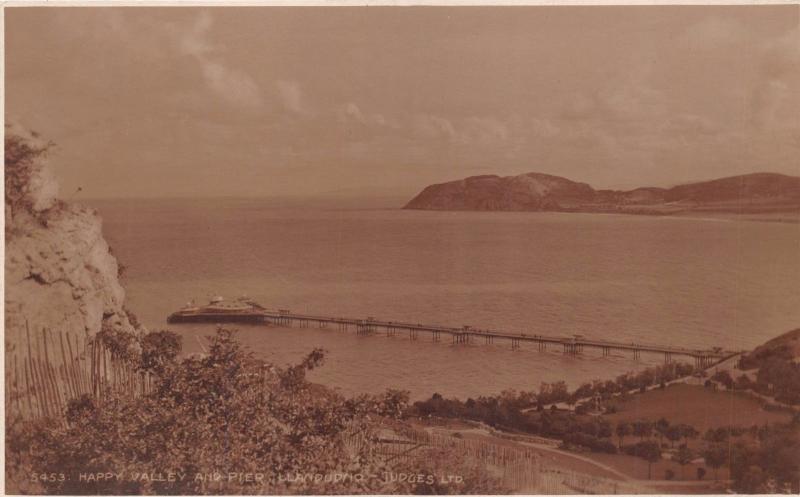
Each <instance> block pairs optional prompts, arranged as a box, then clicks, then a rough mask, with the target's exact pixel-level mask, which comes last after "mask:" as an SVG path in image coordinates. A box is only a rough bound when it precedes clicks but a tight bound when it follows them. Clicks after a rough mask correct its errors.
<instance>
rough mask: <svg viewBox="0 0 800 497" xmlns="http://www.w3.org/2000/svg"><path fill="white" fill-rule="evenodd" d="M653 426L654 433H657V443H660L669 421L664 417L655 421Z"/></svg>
mask: <svg viewBox="0 0 800 497" xmlns="http://www.w3.org/2000/svg"><path fill="white" fill-rule="evenodd" d="M654 428H655V430H656V433H658V443H659V444H661V443H662V442H663V441H664V437H665V436H666V434H667V430H668V429H669V421H667V420H666V419H665V418H661V419H659V420H658V421H656V424H655V426H654Z"/></svg>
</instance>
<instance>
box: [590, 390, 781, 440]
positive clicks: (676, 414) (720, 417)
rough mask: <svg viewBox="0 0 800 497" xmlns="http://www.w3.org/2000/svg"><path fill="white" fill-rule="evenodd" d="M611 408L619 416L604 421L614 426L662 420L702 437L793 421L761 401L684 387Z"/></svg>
mask: <svg viewBox="0 0 800 497" xmlns="http://www.w3.org/2000/svg"><path fill="white" fill-rule="evenodd" d="M609 405H614V406H615V407H616V408H617V412H616V413H614V414H606V415H604V416H603V417H604V418H605V419H607V420H608V421H610V422H611V423H612V424H616V423H618V422H620V421H628V422H630V421H634V420H637V419H647V420H650V421H656V420H658V419H659V418H662V417H663V418H666V419H667V421H669V422H670V424H677V423H686V424H689V425H692V426H694V427H695V428H696V429H697V430H698V431H699V432H700V433H703V432H705V431H706V430H707V429H708V428H717V427H720V426H744V427H749V426H752V425H754V424H758V425H763V424H766V423H777V422H784V423H785V422H787V421H789V420H790V419H791V415H790V414H789V413H787V412H782V411H765V410H764V409H762V408H761V405H760V404H759V403H758V401H756V400H755V399H752V398H750V397H747V396H745V395H744V394H739V393H733V392H727V391H714V390H711V389H709V388H705V387H702V386H697V385H687V384H683V383H678V384H674V385H670V386H668V387H667V388H665V389H655V390H650V391H648V392H646V393H641V394H636V395H633V396H630V397H628V398H627V399H625V400H614V401H611V402H610V403H609Z"/></svg>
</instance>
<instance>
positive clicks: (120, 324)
mask: <svg viewBox="0 0 800 497" xmlns="http://www.w3.org/2000/svg"><path fill="white" fill-rule="evenodd" d="M29 224H31V225H32V224H33V223H29ZM28 228H29V229H28V230H27V232H25V233H23V234H20V235H19V236H16V237H14V238H11V239H7V241H6V273H5V285H6V292H5V305H6V314H5V325H6V340H7V341H11V342H12V343H13V342H17V343H19V344H21V343H22V342H19V341H18V340H24V337H25V325H26V322H27V324H28V326H29V327H30V329H31V330H32V331H40V330H41V328H48V329H51V330H53V331H70V332H72V333H79V334H82V333H85V334H87V335H88V336H91V335H94V334H95V333H97V332H98V331H100V329H101V328H102V327H103V326H108V327H111V328H116V329H121V330H125V331H130V332H133V331H134V328H133V326H132V325H131V323H130V321H129V319H128V316H127V315H126V313H125V311H124V309H123V304H124V301H125V290H123V288H122V286H121V285H120V283H119V280H118V277H117V267H118V266H117V260H116V259H115V258H114V256H113V255H111V254H110V253H109V247H108V244H107V243H106V241H105V240H104V239H103V236H102V233H101V221H100V218H99V217H98V216H97V215H96V214H95V213H94V212H92V211H90V210H88V209H85V208H82V207H77V206H71V207H67V208H64V209H63V210H59V211H58V212H57V213H54V214H53V215H52V217H51V218H48V221H47V226H46V227H45V226H28Z"/></svg>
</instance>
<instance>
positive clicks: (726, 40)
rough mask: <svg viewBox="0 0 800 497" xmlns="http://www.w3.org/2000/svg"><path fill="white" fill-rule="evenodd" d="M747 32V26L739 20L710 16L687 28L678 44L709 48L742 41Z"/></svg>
mask: <svg viewBox="0 0 800 497" xmlns="http://www.w3.org/2000/svg"><path fill="white" fill-rule="evenodd" d="M747 34H748V28H747V26H745V25H744V24H742V23H741V22H739V21H735V20H732V19H722V18H718V17H709V18H707V19H704V20H702V21H700V22H698V23H695V24H692V25H691V26H689V27H688V28H686V30H685V31H684V32H683V33H682V34H681V35H680V36H679V37H678V39H677V45H678V46H683V47H688V48H692V49H698V48H700V49H703V50H708V49H714V48H718V47H721V46H726V45H732V44H736V43H740V42H742V41H743V40H744V39H745V37H746V36H747Z"/></svg>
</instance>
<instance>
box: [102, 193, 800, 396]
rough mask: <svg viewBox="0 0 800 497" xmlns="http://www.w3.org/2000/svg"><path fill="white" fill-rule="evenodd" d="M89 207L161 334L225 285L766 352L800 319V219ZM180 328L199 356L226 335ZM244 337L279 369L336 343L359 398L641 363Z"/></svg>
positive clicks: (334, 376) (245, 203)
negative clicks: (766, 344) (179, 314)
mask: <svg viewBox="0 0 800 497" xmlns="http://www.w3.org/2000/svg"><path fill="white" fill-rule="evenodd" d="M91 204H92V205H93V206H95V207H97V208H98V210H99V211H100V214H101V215H102V217H103V219H104V231H105V234H106V237H107V239H108V240H109V242H110V243H111V245H112V246H113V247H114V251H115V253H116V254H117V256H118V257H119V259H120V260H121V261H122V262H123V263H124V264H125V265H126V266H127V267H128V270H127V274H126V278H125V281H124V284H125V286H126V288H127V291H128V303H129V306H130V307H131V308H132V309H133V310H134V312H136V314H137V315H138V316H139V317H140V319H141V320H142V321H143V322H144V323H145V324H146V325H147V326H148V327H150V328H164V327H166V324H165V318H166V316H167V315H168V314H169V313H170V312H172V311H173V310H175V309H177V308H179V307H180V306H182V305H183V304H184V303H185V302H186V301H187V300H189V299H191V298H195V299H197V300H198V301H202V300H205V299H206V298H207V297H208V296H210V295H212V294H221V295H226V296H230V297H234V296H238V295H242V294H247V295H249V296H251V297H253V298H255V299H256V300H258V301H259V302H261V303H262V304H264V305H266V306H267V307H280V308H289V309H292V310H295V311H303V312H310V313H320V314H335V315H339V316H348V317H366V316H375V317H378V318H383V319H389V320H408V321H413V322H423V323H442V324H451V325H462V324H469V325H473V326H479V327H493V328H504V329H508V330H516V331H519V332H527V333H541V334H564V335H569V334H574V333H580V334H583V335H586V336H590V337H597V338H608V339H617V340H623V341H636V342H640V343H659V344H675V345H682V346H697V347H709V346H715V345H720V346H724V347H730V348H744V347H751V346H754V345H756V344H758V343H760V342H763V341H764V340H765V339H768V338H770V337H772V336H774V335H777V334H779V333H782V332H784V331H788V330H789V329H792V328H794V327H797V326H800V227H799V226H798V225H792V224H780V223H759V222H747V221H735V220H734V221H715V220H700V219H676V218H654V217H639V216H613V215H592V214H554V213H446V212H417V211H402V210H333V209H327V210H326V209H292V208H285V207H284V208H282V207H276V206H275V205H271V204H268V203H266V202H263V201H255V200H204V201H189V200H185V201H184V200H181V201H178V200H169V201H167V200H158V201H144V202H143V201H138V202H133V201H95V202H91ZM170 328H171V329H173V330H175V331H178V332H180V333H181V334H182V335H183V336H184V346H185V349H186V350H188V351H190V352H192V351H198V350H200V348H201V338H202V337H203V336H204V335H207V334H209V333H211V332H212V331H213V326H198V325H171V326H170ZM241 338H242V340H243V341H244V342H245V344H246V345H247V347H248V348H250V349H251V350H253V351H255V352H257V353H258V354H261V355H263V356H266V357H268V358H271V359H272V360H273V361H275V362H277V363H280V364H283V363H288V362H292V361H295V360H297V359H299V358H300V357H301V356H302V355H303V354H304V353H306V352H308V351H309V350H310V349H311V348H312V347H315V346H322V347H324V348H326V349H327V350H328V351H329V354H328V360H327V363H326V365H325V367H323V368H321V369H320V370H318V371H315V372H314V374H313V376H312V379H313V380H314V381H318V382H321V383H325V384H328V385H330V386H333V387H336V388H340V389H342V390H343V391H345V392H348V393H352V392H359V391H371V392H375V391H381V390H383V389H385V388H387V387H399V388H404V389H408V390H411V392H412V395H413V396H414V397H422V396H428V395H430V394H431V393H433V392H434V391H438V392H440V393H442V394H443V395H455V396H461V397H465V396H467V395H473V396H474V395H480V394H491V393H497V392H499V391H500V390H503V389H506V388H516V389H531V388H538V385H539V383H540V382H542V381H555V380H559V379H565V380H567V382H568V383H569V384H571V385H575V384H576V383H578V382H580V381H585V380H590V379H593V378H606V377H609V376H613V375H616V374H620V373H622V372H625V371H629V370H633V369H636V368H637V367H641V365H638V366H637V364H635V363H634V362H633V361H631V360H630V358H627V357H622V356H618V357H612V358H602V357H599V356H595V355H592V353H589V354H587V356H586V357H582V358H571V357H562V356H561V354H560V353H557V352H556V351H555V350H554V351H550V352H547V353H540V352H537V351H536V347H535V345H528V346H527V347H526V346H524V345H523V348H522V349H521V350H518V351H511V350H510V345H508V344H496V345H494V346H484V345H474V346H463V345H461V346H452V345H451V344H450V343H449V342H448V341H443V342H442V343H439V344H433V343H429V342H427V340H426V339H425V338H422V339H420V340H419V341H417V342H411V341H409V340H408V338H403V337H402V336H401V335H398V336H397V337H395V338H386V337H383V336H373V337H357V336H355V334H354V332H349V333H346V332H341V331H336V330H335V329H332V328H329V329H324V330H320V329H315V328H309V329H297V328H296V329H277V328H266V327H253V326H242V327H241ZM651 360H652V361H658V358H656V357H653V358H651Z"/></svg>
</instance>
